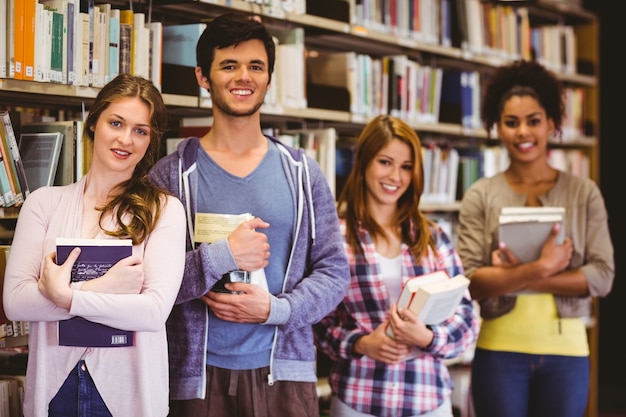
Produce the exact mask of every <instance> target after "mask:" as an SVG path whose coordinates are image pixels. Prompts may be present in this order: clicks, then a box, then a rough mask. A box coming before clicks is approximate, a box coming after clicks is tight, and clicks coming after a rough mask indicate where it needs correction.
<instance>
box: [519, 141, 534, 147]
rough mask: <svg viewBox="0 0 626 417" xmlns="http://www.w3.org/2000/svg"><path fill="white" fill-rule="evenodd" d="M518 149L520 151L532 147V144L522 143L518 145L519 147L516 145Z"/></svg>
mask: <svg viewBox="0 0 626 417" xmlns="http://www.w3.org/2000/svg"><path fill="white" fill-rule="evenodd" d="M517 146H518V147H519V148H522V149H527V148H530V147H532V146H533V143H532V142H524V143H520V144H519V145H517Z"/></svg>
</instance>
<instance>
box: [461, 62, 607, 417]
mask: <svg viewBox="0 0 626 417" xmlns="http://www.w3.org/2000/svg"><path fill="white" fill-rule="evenodd" d="M564 108H565V106H564V102H563V87H562V85H561V83H560V82H559V80H558V79H557V78H556V77H555V75H554V74H552V73H551V72H550V71H548V70H547V69H546V68H544V67H543V66H542V65H540V64H538V63H537V62H534V61H518V62H514V63H512V64H510V65H506V66H503V67H500V68H498V69H497V70H496V71H495V72H494V73H493V74H492V75H491V77H490V78H488V80H487V84H486V90H485V95H484V99H483V108H482V119H483V122H484V126H485V128H486V129H487V131H488V132H491V130H492V128H493V127H494V126H495V130H496V132H497V135H498V138H499V139H500V141H501V142H502V145H503V146H504V147H505V148H506V150H507V152H508V155H509V160H510V164H509V166H508V168H507V169H506V170H505V171H504V172H502V173H499V174H496V175H495V176H493V177H491V178H483V179H480V180H478V181H477V182H475V183H474V184H473V185H472V187H471V188H470V189H469V190H468V191H467V192H466V193H465V195H464V196H463V201H462V204H461V210H460V224H459V246H458V248H459V254H460V256H461V258H462V260H463V265H464V267H465V273H466V275H467V276H468V277H469V278H470V281H471V283H470V291H471V293H472V296H473V298H474V299H476V300H478V302H479V303H480V306H481V310H480V311H481V316H482V318H483V321H482V325H481V331H480V336H479V338H478V341H477V348H476V351H475V356H474V360H473V364H472V395H473V402H474V408H475V411H476V414H477V416H479V417H492V416H493V417H503V416H506V417H554V416H559V417H581V416H582V415H583V414H584V412H585V409H586V406H587V398H588V391H589V344H588V341H587V329H586V326H585V318H587V317H589V315H590V312H591V310H590V307H591V297H603V296H606V295H607V294H608V293H609V291H610V290H611V287H612V283H613V278H614V259H613V246H612V243H611V237H610V235H609V229H608V223H607V211H606V208H605V205H604V200H603V198H602V195H601V194H600V190H599V188H598V186H597V185H596V183H594V182H593V181H592V180H590V179H587V178H581V177H577V176H574V175H572V174H570V173H567V172H561V171H559V170H557V169H555V168H553V167H552V166H550V164H549V160H548V143H549V140H550V138H551V137H554V136H558V135H559V134H560V131H561V126H562V123H563V120H564V117H565V114H564ZM507 206H557V207H564V208H565V211H566V215H565V220H564V222H563V224H557V225H556V226H555V227H554V229H553V230H552V234H551V235H550V236H549V237H548V238H547V240H546V241H545V242H544V244H543V248H542V251H541V255H540V257H539V259H536V260H534V261H531V262H527V263H522V262H521V261H520V260H519V259H518V258H517V257H516V256H515V254H513V253H512V251H511V250H509V248H508V247H507V246H506V245H505V244H503V243H501V242H500V241H499V236H498V217H499V214H500V211H501V209H502V208H503V207H507ZM561 227H564V228H565V234H566V238H565V240H564V242H563V243H562V244H557V243H556V236H557V234H558V232H559V229H560V228H561Z"/></svg>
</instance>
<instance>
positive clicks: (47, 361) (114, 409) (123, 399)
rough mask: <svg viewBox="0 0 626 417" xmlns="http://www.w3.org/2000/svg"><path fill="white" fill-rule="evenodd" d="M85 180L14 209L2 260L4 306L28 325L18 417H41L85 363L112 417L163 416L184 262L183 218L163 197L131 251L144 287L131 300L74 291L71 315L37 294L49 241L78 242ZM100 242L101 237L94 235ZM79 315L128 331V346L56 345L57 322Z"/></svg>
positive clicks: (40, 192) (40, 193)
mask: <svg viewBox="0 0 626 417" xmlns="http://www.w3.org/2000/svg"><path fill="white" fill-rule="evenodd" d="M84 181H85V179H82V180H81V181H79V182H77V183H75V184H71V185H68V186H62V187H44V188H39V189H37V190H35V191H34V192H33V193H31V194H30V196H29V197H28V198H27V199H26V201H25V203H24V205H23V207H22V208H21V210H20V215H19V218H18V222H17V226H16V229H15V237H14V239H13V243H12V245H11V252H10V255H9V258H8V261H7V268H6V271H5V283H4V300H3V302H4V309H5V312H6V315H7V317H9V319H11V320H24V321H29V322H30V337H29V352H30V353H29V358H28V370H27V374H26V392H25V401H24V416H25V417H38V416H42V417H44V416H47V415H48V403H49V402H50V400H51V399H52V398H53V396H54V395H55V394H56V393H57V391H58V389H59V388H60V387H61V385H62V384H63V382H64V381H65V379H66V377H67V375H68V374H69V372H70V370H71V369H72V368H73V367H74V366H75V365H76V363H77V362H78V361H79V360H80V359H81V358H84V359H85V361H86V364H87V368H88V369H89V372H90V374H91V376H92V378H93V380H94V382H95V384H96V386H97V388H98V391H99V392H100V394H101V395H102V398H103V399H104V401H105V403H106V404H107V406H108V407H109V410H110V411H111V413H112V414H113V415H114V416H144V417H151V416H166V415H167V414H168V392H169V391H168V389H169V388H168V387H169V381H168V366H167V363H168V354H167V340H166V333H165V321H166V319H167V317H168V315H169V313H170V310H171V309H172V306H173V305H174V300H175V299H176V295H177V293H178V289H179V287H180V283H181V280H182V276H183V271H184V265H185V214H184V210H183V206H182V204H181V203H180V201H179V200H178V199H176V198H175V197H168V203H167V206H166V207H165V209H164V211H163V213H162V215H161V218H160V220H159V223H158V225H157V227H156V229H155V230H154V231H153V232H152V234H151V235H150V236H149V238H148V239H146V240H145V241H144V242H143V243H142V244H140V245H137V246H134V247H133V253H134V254H135V255H137V256H139V257H140V258H141V259H142V264H143V268H144V274H145V282H144V288H143V290H142V292H141V294H137V295H127V294H126V295H115V294H101V293H94V292H89V291H79V290H78V285H80V284H73V285H77V287H76V290H75V291H74V297H73V301H72V307H71V311H70V312H69V313H68V312H67V311H66V310H64V309H62V308H59V307H57V306H56V305H54V304H53V303H52V302H50V301H49V300H48V299H46V298H45V297H43V296H42V295H41V294H40V292H39V290H38V288H37V280H38V277H39V274H40V271H41V270H42V267H43V259H44V256H45V255H46V254H48V253H50V252H54V250H55V238H56V237H81V236H80V233H81V217H82V212H83V199H82V196H83V190H84V185H85V184H84ZM97 237H99V238H106V237H107V236H106V235H104V234H103V233H102V232H101V233H100V234H99V235H98V236H97ZM72 315H80V316H83V317H85V318H87V319H90V320H92V321H97V322H101V323H104V324H107V325H110V326H113V327H118V328H122V329H127V330H135V331H137V333H136V334H135V345H134V346H133V347H128V348H124V347H119V348H80V347H66V346H59V345H58V340H57V321H58V320H61V319H67V318H69V317H71V316H72Z"/></svg>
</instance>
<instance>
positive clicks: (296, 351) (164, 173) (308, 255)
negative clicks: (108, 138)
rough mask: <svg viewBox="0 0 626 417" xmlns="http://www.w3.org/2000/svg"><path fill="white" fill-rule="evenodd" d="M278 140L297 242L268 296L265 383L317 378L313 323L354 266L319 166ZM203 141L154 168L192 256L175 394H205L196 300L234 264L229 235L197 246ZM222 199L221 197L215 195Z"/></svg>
mask: <svg viewBox="0 0 626 417" xmlns="http://www.w3.org/2000/svg"><path fill="white" fill-rule="evenodd" d="M268 138H269V140H272V141H274V142H275V143H276V144H277V146H278V149H279V150H280V153H281V161H282V164H283V166H284V167H285V172H287V173H288V178H287V180H288V182H289V186H290V188H291V191H292V197H293V200H294V205H295V208H296V213H295V219H296V222H295V224H294V228H293V239H292V241H293V242H294V243H293V246H292V249H291V253H290V258H289V264H288V265H287V272H286V275H285V277H284V280H283V290H282V292H281V294H279V295H277V296H271V297H270V303H271V306H270V316H269V318H268V319H267V321H266V322H265V323H263V324H264V325H268V326H274V328H275V331H274V341H273V345H272V353H271V358H270V375H269V377H268V383H269V384H272V383H273V381H277V380H289V381H309V382H315V381H316V378H317V377H316V366H315V357H316V353H315V347H314V344H313V332H312V324H314V323H316V322H318V321H319V320H321V319H322V318H323V317H324V316H325V315H326V314H327V313H329V312H330V311H332V310H333V309H334V308H335V307H336V306H337V304H339V302H340V301H341V300H342V299H343V296H344V293H345V291H346V289H347V287H348V283H349V281H350V271H349V266H348V262H347V260H346V257H345V254H344V250H343V240H342V238H341V235H340V233H339V223H338V219H337V212H336V206H335V200H334V198H333V195H332V193H331V191H330V187H329V186H328V183H327V181H326V178H325V177H324V175H323V173H322V171H321V170H320V168H319V165H318V164H317V163H316V162H315V161H313V160H312V159H311V158H309V157H306V156H305V155H304V152H303V150H301V149H298V150H296V149H293V148H291V147H288V146H285V145H283V144H281V143H280V142H279V141H278V140H277V139H276V138H273V137H268ZM199 146H200V142H199V140H198V138H189V139H187V140H185V141H183V142H181V143H180V144H179V145H178V148H177V151H176V152H174V153H172V154H170V155H168V156H166V157H165V158H162V159H161V160H160V161H159V162H158V163H157V164H156V165H155V166H154V167H153V168H152V171H151V172H150V178H151V180H152V181H153V182H154V183H155V184H157V185H159V186H161V187H164V188H166V189H168V190H169V191H170V192H172V193H173V194H174V195H176V196H177V197H178V198H179V199H180V200H181V201H182V202H183V204H184V206H185V210H186V213H187V255H186V256H187V257H186V264H185V275H184V277H183V283H182V286H181V288H180V291H179V293H178V297H177V299H176V304H175V305H174V308H173V310H172V313H171V315H170V317H169V319H168V321H167V333H168V344H169V365H170V398H171V399H173V400H185V399H192V398H204V397H205V394H206V392H205V391H206V386H205V385H206V375H205V370H206V366H205V365H206V358H205V355H206V341H207V335H208V331H209V324H208V311H207V309H208V307H207V306H206V304H205V303H204V302H202V301H200V300H199V299H198V298H199V297H201V296H202V295H204V294H206V293H207V292H208V291H209V290H210V289H211V287H213V285H214V284H215V283H216V282H217V281H218V280H219V279H220V277H221V276H222V274H224V273H226V272H228V271H231V270H233V269H236V267H237V266H236V265H235V263H234V261H233V257H232V255H231V253H230V249H229V248H228V245H227V242H226V241H218V242H215V243H213V244H210V245H209V244H206V243H203V244H201V245H199V246H198V247H197V248H194V243H193V241H192V240H193V236H194V224H193V222H194V218H195V213H196V196H197V193H198V189H197V188H198V171H197V169H196V168H197V165H196V161H197V155H198V149H199ZM215 198H219V196H215Z"/></svg>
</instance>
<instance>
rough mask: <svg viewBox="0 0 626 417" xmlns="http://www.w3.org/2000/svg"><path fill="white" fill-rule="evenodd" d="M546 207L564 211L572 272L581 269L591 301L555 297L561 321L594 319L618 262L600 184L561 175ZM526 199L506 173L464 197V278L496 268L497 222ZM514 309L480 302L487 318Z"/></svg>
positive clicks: (545, 198)
mask: <svg viewBox="0 0 626 417" xmlns="http://www.w3.org/2000/svg"><path fill="white" fill-rule="evenodd" d="M539 200H540V201H541V204H542V205H544V206H562V207H565V211H566V213H565V216H566V220H565V233H566V236H568V237H570V238H571V239H572V242H573V244H574V252H573V254H572V258H571V261H570V264H569V268H570V269H576V268H580V269H581V270H582V272H583V273H584V274H585V278H586V279H587V282H588V285H589V293H590V296H589V297H566V296H555V299H556V303H557V308H558V312H559V315H560V316H561V317H585V316H589V314H590V313H591V310H590V308H591V303H590V300H591V297H604V296H606V295H607V294H608V293H609V292H610V291H611V287H612V286H613V279H614V277H615V260H614V257H613V244H612V242H611V236H610V234H609V226H608V221H607V217H608V216H607V211H606V207H605V204H604V199H603V197H602V194H601V193H600V189H599V188H598V186H597V184H596V183H595V182H593V181H592V180H590V179H587V178H581V177H577V176H574V175H572V174H569V173H566V172H561V173H559V178H558V180H557V182H556V184H555V186H554V187H553V188H552V189H551V190H550V191H549V192H548V193H547V194H545V195H542V196H540V197H539ZM525 201H526V196H525V195H522V194H517V193H515V192H514V191H513V190H512V189H511V188H510V187H509V185H508V184H507V182H506V179H505V177H504V174H503V173H499V174H496V175H495V176H493V177H491V178H482V179H480V180H478V181H477V182H475V183H474V184H473V185H472V187H471V188H470V189H469V190H468V191H467V192H466V193H465V195H464V196H463V201H462V204H461V211H460V214H459V243H458V251H459V255H460V256H461V259H462V260H463V266H464V268H465V275H466V276H467V277H468V278H470V279H471V276H472V274H473V273H474V271H475V270H476V269H477V268H480V267H481V266H485V265H490V264H491V253H492V252H493V251H494V250H495V249H497V247H498V217H499V214H500V210H501V209H502V207H505V206H523V205H524V203H525ZM514 305H515V297H514V296H502V297H494V298H489V299H486V300H482V301H481V315H482V316H483V317H484V318H494V317H498V316H500V315H502V314H505V313H506V312H508V311H510V310H511V309H512V308H513V306H514Z"/></svg>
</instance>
